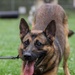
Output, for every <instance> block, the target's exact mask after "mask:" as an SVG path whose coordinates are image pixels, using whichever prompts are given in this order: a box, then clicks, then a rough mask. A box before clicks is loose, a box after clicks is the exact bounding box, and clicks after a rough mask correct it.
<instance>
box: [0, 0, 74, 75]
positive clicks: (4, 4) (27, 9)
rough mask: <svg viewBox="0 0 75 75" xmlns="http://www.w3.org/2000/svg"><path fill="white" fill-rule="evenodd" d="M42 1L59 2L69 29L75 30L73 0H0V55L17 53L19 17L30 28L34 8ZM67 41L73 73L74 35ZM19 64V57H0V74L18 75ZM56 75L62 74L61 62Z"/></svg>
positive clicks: (72, 74) (72, 71) (19, 70)
mask: <svg viewBox="0 0 75 75" xmlns="http://www.w3.org/2000/svg"><path fill="white" fill-rule="evenodd" d="M44 2H45V3H56V4H60V5H61V6H62V7H63V8H64V10H65V11H66V13H67V16H68V24H69V29H71V30H73V31H75V0H0V56H17V55H18V48H19V44H20V39H19V23H20V19H21V18H24V19H26V21H27V23H28V24H29V26H30V28H31V25H32V21H33V18H34V13H35V10H36V8H38V7H39V6H40V5H42V4H43V3H44ZM58 13H59V10H58ZM69 42H70V49H71V51H70V52H71V53H70V57H69V61H68V64H69V69H70V73H71V75H75V60H74V59H75V35H73V36H72V37H71V38H69ZM21 64H22V61H21V60H20V59H19V60H1V59H0V75H20V72H21ZM58 75H64V74H63V68H62V63H61V64H60V66H59V71H58Z"/></svg>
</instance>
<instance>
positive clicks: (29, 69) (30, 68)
mask: <svg viewBox="0 0 75 75" xmlns="http://www.w3.org/2000/svg"><path fill="white" fill-rule="evenodd" d="M34 63H35V62H31V63H28V62H26V65H25V68H24V75H33V73H34Z"/></svg>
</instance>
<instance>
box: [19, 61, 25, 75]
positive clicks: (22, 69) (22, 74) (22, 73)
mask: <svg viewBox="0 0 75 75" xmlns="http://www.w3.org/2000/svg"><path fill="white" fill-rule="evenodd" d="M24 65H25V64H24V62H23V63H22V68H21V74H20V75H24V72H23V71H24Z"/></svg>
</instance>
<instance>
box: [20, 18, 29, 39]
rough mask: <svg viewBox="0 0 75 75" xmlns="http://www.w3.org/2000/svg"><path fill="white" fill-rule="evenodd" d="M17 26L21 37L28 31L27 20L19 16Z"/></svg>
mask: <svg viewBox="0 0 75 75" xmlns="http://www.w3.org/2000/svg"><path fill="white" fill-rule="evenodd" d="M19 28H20V37H21V38H22V37H23V36H25V35H26V34H27V33H28V32H29V31H30V30H29V26H28V24H27V22H26V21H25V20H24V19H23V18H21V21H20V26H19Z"/></svg>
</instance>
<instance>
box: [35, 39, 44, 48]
mask: <svg viewBox="0 0 75 75" xmlns="http://www.w3.org/2000/svg"><path fill="white" fill-rule="evenodd" d="M35 46H36V47H37V48H39V47H42V46H43V44H42V43H41V42H40V41H38V40H36V42H35Z"/></svg>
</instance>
